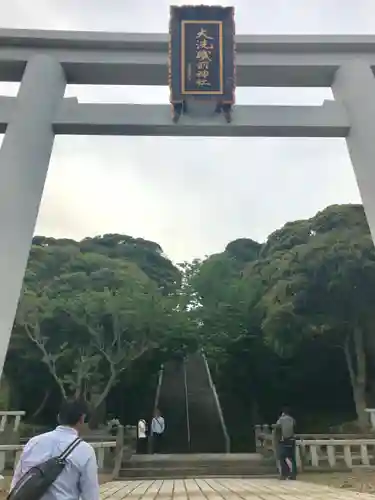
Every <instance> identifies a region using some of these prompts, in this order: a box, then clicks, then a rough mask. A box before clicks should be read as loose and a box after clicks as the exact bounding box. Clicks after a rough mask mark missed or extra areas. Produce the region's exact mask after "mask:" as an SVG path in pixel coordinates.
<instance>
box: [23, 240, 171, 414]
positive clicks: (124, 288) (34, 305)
mask: <svg viewBox="0 0 375 500" xmlns="http://www.w3.org/2000/svg"><path fill="white" fill-rule="evenodd" d="M64 250H65V251H66V254H64ZM37 252H38V254H39V258H38V260H36V261H34V262H32V263H31V264H30V266H29V268H28V271H27V274H26V278H25V290H24V293H23V296H22V299H21V301H20V304H19V308H18V312H17V319H16V326H17V328H16V331H17V332H18V333H16V332H15V338H16V339H17V337H19V336H20V335H22V334H26V336H27V338H28V339H29V340H30V341H31V342H32V343H33V344H34V346H35V347H36V348H37V349H38V351H39V352H40V355H41V360H42V361H43V363H44V364H45V365H46V366H47V368H48V370H49V372H50V374H51V376H52V377H53V379H54V380H55V383H56V385H57V386H58V387H59V390H60V391H61V395H62V396H63V397H64V398H66V397H68V396H69V395H72V394H74V395H75V397H77V398H86V399H88V400H91V401H92V399H93V398H92V396H94V395H95V402H92V406H93V409H94V410H95V409H97V408H98V407H99V406H100V405H101V404H102V403H103V401H104V400H105V399H106V397H107V396H108V393H109V391H110V390H111V389H112V388H113V387H114V385H115V384H116V382H117V381H118V378H119V376H120V374H121V373H122V372H123V371H124V370H127V369H128V368H129V366H130V364H131V363H132V362H133V361H134V360H136V359H138V358H139V357H141V356H142V355H143V354H144V353H145V352H146V351H147V350H150V349H154V348H155V347H156V346H157V345H159V343H161V342H162V339H163V336H164V334H165V331H167V329H168V326H169V322H170V320H171V317H172V316H173V310H172V304H171V302H170V300H169V298H168V297H163V296H162V294H161V292H160V289H159V287H158V286H157V285H156V284H155V283H154V282H153V281H152V280H150V279H149V278H148V277H147V276H146V275H145V274H144V273H143V272H142V271H141V270H140V269H139V268H138V267H137V266H136V265H135V264H133V263H129V262H125V261H122V260H119V259H111V258H108V257H105V256H104V255H97V254H89V253H82V252H80V251H79V250H78V251H77V250H76V249H72V247H71V246H69V245H67V246H66V247H65V248H60V247H57V248H56V247H52V248H51V247H45V248H43V247H40V248H38V249H37ZM42 253H45V254H46V259H43V258H42V256H41V255H40V254H42ZM54 253H57V254H58V260H60V262H64V263H65V264H64V265H63V266H62V268H60V273H61V274H60V275H56V274H54V273H53V274H52V273H51V272H49V271H48V264H46V261H48V259H50V261H51V262H52V265H51V267H52V268H53V269H54V272H56V271H55V268H54V265H53V264H54V262H55V260H54V256H53V254H54ZM98 368H99V369H98Z"/></svg>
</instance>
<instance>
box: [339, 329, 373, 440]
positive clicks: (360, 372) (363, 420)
mask: <svg viewBox="0 0 375 500" xmlns="http://www.w3.org/2000/svg"><path fill="white" fill-rule="evenodd" d="M352 339H353V346H354V351H355V365H356V366H355V367H354V366H353V358H352V354H351V352H350V337H348V339H347V341H346V342H345V345H344V351H345V358H346V364H347V367H348V371H349V376H350V382H351V386H352V392H353V401H354V405H355V410H356V414H357V421H358V426H359V428H360V429H361V430H362V431H367V430H368V428H369V421H368V415H367V412H366V411H365V410H366V407H367V406H366V354H365V348H364V341H363V331H362V329H361V328H359V327H356V328H355V329H354V332H353V337H352Z"/></svg>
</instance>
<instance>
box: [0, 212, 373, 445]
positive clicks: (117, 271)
mask: <svg viewBox="0 0 375 500" xmlns="http://www.w3.org/2000/svg"><path fill="white" fill-rule="evenodd" d="M374 292H375V250H374V245H373V242H372V239H371V236H370V233H369V229H368V225H367V222H366V218H365V214H364V211H363V207H362V206H361V205H333V206H330V207H328V208H326V209H325V210H322V211H321V212H319V213H318V214H316V215H315V216H314V217H312V218H311V219H307V220H300V221H293V222H288V223H287V224H285V225H284V226H283V227H282V228H281V229H278V230H277V231H275V232H273V233H272V234H271V235H270V236H269V237H268V238H267V240H266V241H265V242H264V243H259V242H256V241H254V240H251V239H246V238H242V239H238V240H235V241H232V242H230V243H228V245H227V246H226V248H225V250H224V251H223V252H222V253H219V254H215V255H212V256H209V257H207V258H206V259H204V260H195V261H193V262H192V263H182V264H179V265H174V264H173V263H172V262H171V261H170V260H168V258H167V257H166V256H165V255H164V253H163V251H162V249H161V247H160V246H159V245H158V244H157V243H154V242H150V241H147V240H143V239H140V238H133V237H131V236H126V235H119V234H109V235H104V236H100V237H99V236H98V237H94V238H85V239H84V240H82V241H80V242H76V241H73V240H68V239H53V238H47V237H42V236H37V237H35V238H34V240H33V246H32V248H31V252H30V258H29V264H28V268H27V271H26V275H25V279H24V290H23V294H22V297H21V300H20V303H19V307H18V311H17V317H16V321H15V325H14V331H13V334H12V338H11V344H10V348H9V351H8V356H7V361H6V365H5V374H6V377H7V380H8V382H9V384H10V385H11V386H12V387H13V388H14V391H10V392H11V393H12V394H16V396H13V400H12V401H11V402H10V405H11V406H13V407H19V406H20V405H22V407H24V408H26V410H27V413H28V416H29V418H31V419H37V420H38V419H39V420H40V419H41V420H43V421H48V420H49V419H50V418H51V417H50V408H51V406H53V405H56V404H57V403H58V400H59V399H61V398H62V397H63V398H67V397H70V396H74V397H77V398H83V399H85V400H86V401H88V402H89V403H90V405H91V407H92V409H93V410H94V413H95V410H98V408H99V407H100V406H101V405H102V404H103V403H105V402H107V403H108V404H109V406H111V408H112V409H111V411H112V412H114V413H117V414H118V413H119V412H121V411H123V410H122V409H121V408H122V407H121V405H119V403H118V398H116V397H114V396H113V395H114V394H123V393H124V388H125V387H126V394H127V395H126V396H125V398H127V401H128V403H129V405H127V406H132V408H133V410H129V408H127V409H126V410H124V411H125V414H124V415H125V416H124V418H130V419H131V418H133V416H134V415H135V414H136V412H137V410H136V409H137V408H138V409H139V405H141V404H144V401H145V400H146V399H147V398H152V397H153V394H152V392H153V391H154V390H155V380H156V378H155V377H156V374H157V371H158V368H159V366H160V364H161V363H162V362H163V361H165V360H167V359H169V358H171V357H173V356H184V354H185V353H186V352H187V351H189V350H190V351H194V350H196V349H199V348H203V349H204V350H205V352H206V355H207V357H208V359H209V363H210V365H211V368H212V372H213V376H214V379H215V382H216V385H217V388H218V393H219V397H220V400H221V402H222V405H223V408H224V416H225V418H226V420H227V422H228V425H229V428H230V430H231V432H232V434H233V436H234V437H233V439H234V441H236V439H237V443H238V449H241V446H243V445H242V443H243V442H244V439H243V435H242V434H241V433H246V432H248V431H247V429H248V427H249V418H250V419H252V420H253V422H254V423H255V421H262V420H263V421H272V419H274V418H275V417H276V414H277V412H278V411H279V408H280V406H281V405H282V404H285V403H288V404H290V405H292V407H293V408H294V409H295V412H296V413H297V414H298V417H299V419H300V420H302V421H303V422H304V423H305V425H306V426H308V425H310V421H313V420H314V418H315V422H316V421H317V419H319V418H320V417H319V415H320V416H321V415H323V414H324V418H325V422H326V424H325V425H328V424H327V422H328V423H329V424H331V425H333V424H336V423H340V422H344V421H347V420H352V419H354V418H355V419H356V420H357V421H358V425H359V426H360V427H361V428H365V427H366V425H367V417H366V415H365V411H364V410H365V408H366V406H368V405H371V404H373V403H374V402H375V387H374V385H375V384H374V383H373V382H372V380H374V377H373V375H374V374H375V337H374V335H373V334H372V330H373V312H372V304H371V302H372V297H373V295H374ZM26 371H27V373H29V374H30V376H28V377H27V378H26V379H25V377H21V378H20V374H21V373H25V372H26ZM151 381H152V382H151ZM139 384H141V385H142V384H143V387H144V389H140V385H139ZM153 384H154V385H153ZM34 387H35V390H34V389H33V388H34ZM136 388H137V389H136ZM140 390H144V395H143V396H140V394H139V391H140ZM137 391H138V392H137ZM147 391H149V392H147ZM146 392H147V395H146ZM30 394H33V397H30V396H29V395H30ZM130 398H133V399H132V400H131V404H130ZM47 401H48V402H49V404H48V405H47V404H46V402H47ZM129 412H130V413H129ZM132 412H133V413H132ZM132 415H133V416H132ZM322 418H323V417H322ZM311 425H315V427H316V426H318V424H316V423H315V424H311Z"/></svg>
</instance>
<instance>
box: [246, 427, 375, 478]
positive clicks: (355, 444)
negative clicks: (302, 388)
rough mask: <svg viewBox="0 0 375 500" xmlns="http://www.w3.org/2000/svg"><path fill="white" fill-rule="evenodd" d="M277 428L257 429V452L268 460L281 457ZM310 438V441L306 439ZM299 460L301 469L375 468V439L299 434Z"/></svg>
mask: <svg viewBox="0 0 375 500" xmlns="http://www.w3.org/2000/svg"><path fill="white" fill-rule="evenodd" d="M272 430H273V426H270V425H257V426H255V443H256V451H257V452H258V453H260V454H262V455H263V456H264V457H271V456H272V455H273V456H274V457H275V459H276V456H277V453H276V444H275V442H274V436H273V432H272ZM305 436H306V437H305ZM296 438H297V448H296V460H297V465H298V467H299V469H302V470H303V469H307V470H308V469H310V470H314V469H315V470H317V469H318V470H332V469H352V468H353V467H357V466H372V465H374V466H375V438H373V437H367V436H363V435H357V437H356V436H355V435H349V436H348V435H347V436H345V434H316V435H314V434H297V436H296Z"/></svg>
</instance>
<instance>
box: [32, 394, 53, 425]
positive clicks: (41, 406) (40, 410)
mask: <svg viewBox="0 0 375 500" xmlns="http://www.w3.org/2000/svg"><path fill="white" fill-rule="evenodd" d="M50 395H51V391H50V390H47V391H46V392H45V393H44V397H43V399H42V402H41V403H40V405H39V406H38V408H37V409H36V410H35V411H34V413H33V414H32V415H31V417H30V418H31V419H33V418H36V417H37V416H38V415H39V414H40V413H41V412H42V411H43V410H44V408H45V406H46V403H47V401H48V398H49V397H50Z"/></svg>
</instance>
